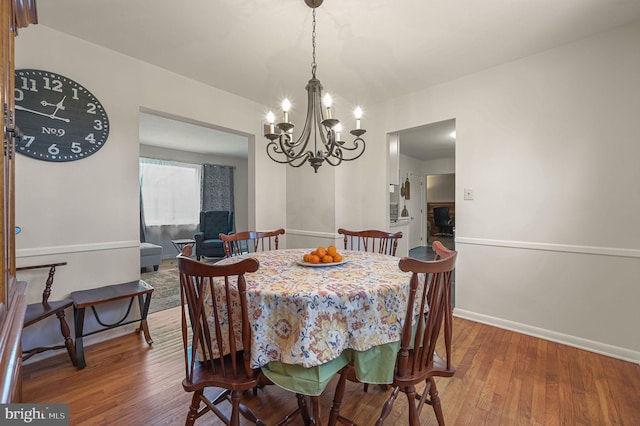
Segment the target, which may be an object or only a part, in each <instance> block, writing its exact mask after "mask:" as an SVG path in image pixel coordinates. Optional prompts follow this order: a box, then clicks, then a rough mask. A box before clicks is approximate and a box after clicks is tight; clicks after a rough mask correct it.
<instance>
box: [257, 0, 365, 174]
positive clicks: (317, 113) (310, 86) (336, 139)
mask: <svg viewBox="0 0 640 426" xmlns="http://www.w3.org/2000/svg"><path fill="white" fill-rule="evenodd" d="M322 1H323V0H304V2H305V3H306V4H307V6H309V7H310V8H312V9H313V30H312V32H311V40H312V42H311V46H312V49H313V61H312V62H311V80H309V82H308V83H307V86H306V87H305V89H306V90H307V115H306V118H305V121H304V127H303V128H302V132H301V133H300V136H299V137H298V139H296V140H295V141H294V138H293V128H294V125H293V123H291V122H290V121H289V109H290V108H291V103H290V102H289V100H288V99H285V100H284V101H283V102H282V112H283V114H282V117H283V118H282V122H281V123H275V115H274V114H273V112H271V111H269V113H268V114H267V123H268V129H267V128H266V127H265V132H266V133H265V135H264V136H265V137H266V138H267V139H269V142H268V143H267V154H268V155H269V158H271V159H272V160H273V161H275V162H277V163H281V164H289V165H290V166H292V167H300V166H302V165H303V164H304V163H305V162H307V161H308V162H309V164H310V165H311V167H313V170H314V171H315V172H316V173H318V168H319V167H320V166H321V165H322V163H323V162H325V161H326V162H327V163H328V164H329V165H331V166H337V165H339V164H340V163H342V161H352V160H355V159H357V158H359V157H360V156H361V155H362V154H363V153H364V149H365V142H364V140H363V139H362V138H361V136H362V135H364V133H365V132H366V130H364V129H362V128H360V124H361V123H360V119H361V118H362V109H360V107H356V109H355V111H354V115H355V121H356V126H355V127H356V128H355V129H354V130H351V131H350V133H351V134H352V135H353V136H354V137H355V139H354V140H353V141H352V142H351V143H350V144H347V143H346V142H345V141H343V140H341V135H342V125H341V124H340V120H338V119H336V118H333V117H332V116H331V102H332V100H331V96H329V94H326V95H325V96H324V98H322V84H321V83H320V80H318V79H317V78H316V8H317V7H318V6H320V5H321V4H322ZM321 99H322V103H323V104H324V109H323V108H322V106H321ZM325 114H326V115H325Z"/></svg>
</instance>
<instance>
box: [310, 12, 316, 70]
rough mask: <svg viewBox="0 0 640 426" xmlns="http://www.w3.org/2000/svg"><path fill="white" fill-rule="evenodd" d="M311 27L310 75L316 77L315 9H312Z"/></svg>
mask: <svg viewBox="0 0 640 426" xmlns="http://www.w3.org/2000/svg"><path fill="white" fill-rule="evenodd" d="M312 28H313V29H312V30H311V47H312V48H313V60H312V62H311V75H313V78H316V66H317V64H316V10H315V9H313V27H312Z"/></svg>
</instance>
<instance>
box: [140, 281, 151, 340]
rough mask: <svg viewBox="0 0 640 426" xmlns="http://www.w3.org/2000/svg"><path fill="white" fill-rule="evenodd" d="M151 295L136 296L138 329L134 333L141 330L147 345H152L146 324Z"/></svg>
mask: <svg viewBox="0 0 640 426" xmlns="http://www.w3.org/2000/svg"><path fill="white" fill-rule="evenodd" d="M152 294H153V293H147V294H146V295H143V294H140V295H138V304H139V305H140V327H139V328H138V329H137V330H136V331H137V332H140V330H142V332H143V333H144V338H145V340H146V341H147V344H148V345H152V344H153V339H152V338H151V333H149V324H148V323H147V314H148V313H149V305H150V304H151V295H152Z"/></svg>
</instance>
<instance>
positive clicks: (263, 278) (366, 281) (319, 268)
mask: <svg viewBox="0 0 640 426" xmlns="http://www.w3.org/2000/svg"><path fill="white" fill-rule="evenodd" d="M311 250H313V249H281V250H273V251H262V252H255V253H247V254H244V255H240V256H234V257H230V258H225V259H222V260H221V261H219V262H217V264H229V263H234V262H237V261H239V260H241V259H243V258H246V257H253V258H255V259H257V260H258V261H259V263H260V267H259V269H258V270H257V271H256V272H254V273H248V274H245V280H246V288H247V291H246V297H247V312H248V317H249V323H250V327H251V333H252V341H251V358H250V359H251V365H252V367H253V368H261V369H262V372H263V374H264V375H265V376H266V377H268V378H269V379H270V380H271V381H272V382H273V383H275V384H276V385H278V386H280V387H282V388H285V389H287V390H289V391H292V392H295V393H301V394H304V395H309V396H312V397H314V396H318V395H320V394H321V393H322V392H323V390H324V389H325V388H326V386H327V384H328V383H329V382H330V381H331V379H332V378H333V377H334V376H335V374H336V373H338V372H339V371H340V370H341V369H342V368H343V367H345V366H346V365H348V364H349V363H351V366H352V367H353V369H354V372H355V375H356V377H357V378H358V380H359V381H361V382H363V383H372V384H389V383H392V381H393V371H394V364H395V360H396V354H397V352H398V349H399V346H400V337H401V336H400V335H401V332H402V325H403V323H404V319H405V313H406V305H407V299H408V292H409V280H410V277H411V274H410V273H408V272H402V271H400V269H399V268H398V261H399V260H400V259H399V258H398V257H395V256H389V255H384V254H378V253H371V252H362V251H351V250H340V254H341V255H342V256H343V259H342V261H341V262H335V263H330V264H309V263H306V262H304V261H303V256H304V254H305V253H309V252H310V251H311ZM214 293H215V297H216V301H217V302H218V306H224V305H225V304H224V302H225V300H224V299H225V298H226V295H225V293H224V292H223V291H220V292H218V291H217V288H216V290H215V291H214ZM414 309H417V307H414ZM238 311H239V309H238ZM235 323H236V324H239V323H240V321H235ZM237 343H238V344H241V342H237Z"/></svg>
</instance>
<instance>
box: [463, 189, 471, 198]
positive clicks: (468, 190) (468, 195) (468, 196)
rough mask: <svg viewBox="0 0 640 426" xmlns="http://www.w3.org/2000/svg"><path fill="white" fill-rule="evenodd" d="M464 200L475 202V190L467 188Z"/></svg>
mask: <svg viewBox="0 0 640 426" xmlns="http://www.w3.org/2000/svg"><path fill="white" fill-rule="evenodd" d="M464 199H465V200H473V188H465V189H464Z"/></svg>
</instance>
